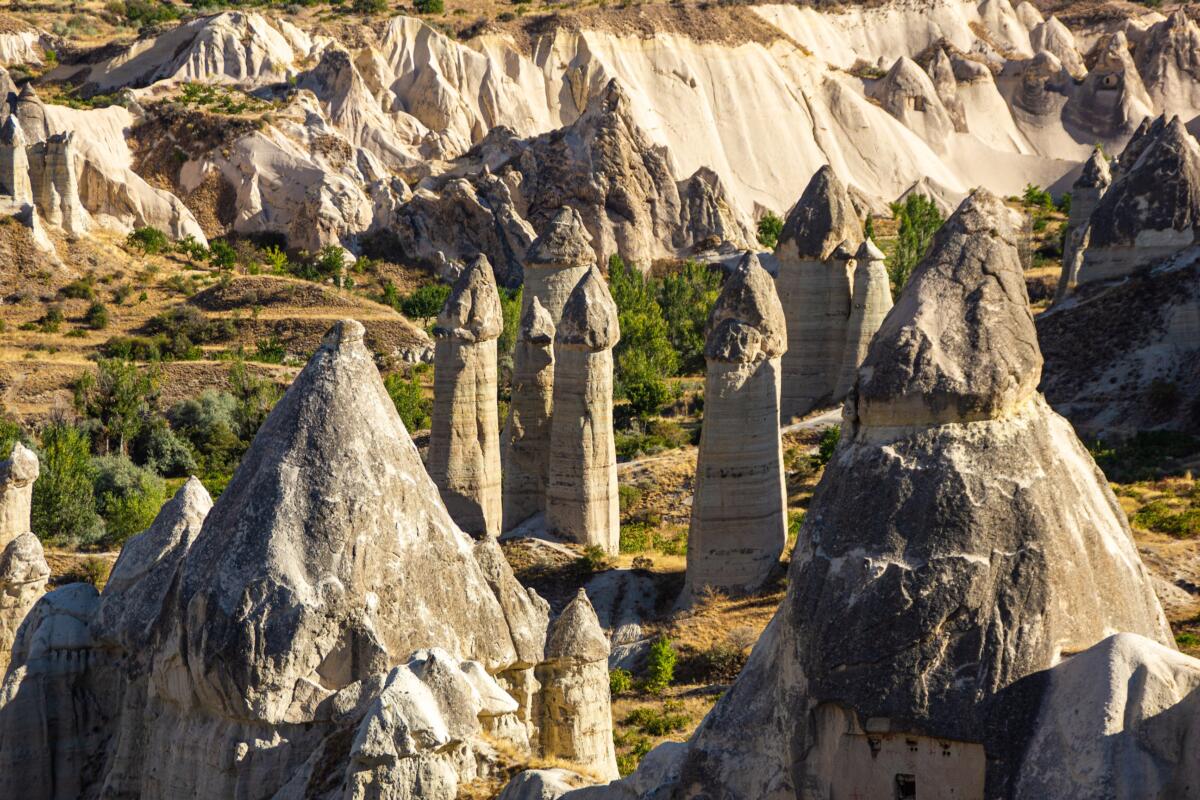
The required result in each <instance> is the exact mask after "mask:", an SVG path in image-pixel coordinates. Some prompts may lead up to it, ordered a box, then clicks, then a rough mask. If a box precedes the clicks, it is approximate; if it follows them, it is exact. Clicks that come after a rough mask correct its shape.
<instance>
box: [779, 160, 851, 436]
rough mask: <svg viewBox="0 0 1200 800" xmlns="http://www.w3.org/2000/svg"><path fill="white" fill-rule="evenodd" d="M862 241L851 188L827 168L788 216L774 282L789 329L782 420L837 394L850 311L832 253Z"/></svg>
mask: <svg viewBox="0 0 1200 800" xmlns="http://www.w3.org/2000/svg"><path fill="white" fill-rule="evenodd" d="M862 238H863V233H862V226H861V225H860V224H859V221H858V216H857V214H856V213H855V211H854V204H853V203H852V202H851V201H850V193H849V191H848V190H847V189H846V186H845V185H844V184H843V183H842V182H841V181H840V180H838V178H837V176H836V175H834V174H833V170H832V169H831V168H830V167H829V166H828V165H826V166H823V167H821V169H819V170H817V173H816V174H815V175H813V177H812V180H811V181H809V184H808V187H807V188H805V190H804V194H803V195H801V197H800V199H799V200H798V201H797V202H796V205H795V206H794V207H793V208H792V210H791V211H790V212H789V213H788V218H787V221H786V222H785V223H784V226H783V232H782V233H781V234H780V236H779V244H778V246H777V247H776V248H775V255H776V257H777V258H778V259H779V276H778V278H777V279H776V281H775V283H776V287H777V289H778V290H779V299H780V302H781V303H782V304H783V313H784V316H785V318H786V319H787V332H788V346H787V352H786V353H784V355H783V388H782V400H781V405H780V413H781V414H782V417H783V419H784V420H788V419H791V418H793V417H798V416H802V415H804V414H807V413H808V412H809V411H812V410H813V409H814V408H816V407H818V406H819V405H822V404H824V403H829V402H832V401H833V399H834V393H835V390H836V389H837V382H838V378H840V377H841V368H842V359H841V351H840V348H842V347H843V345H844V344H845V341H846V323H847V321H848V319H849V315H850V276H849V274H848V273H847V261H846V260H845V258H844V257H843V258H840V259H839V258H834V251H835V250H836V249H837V247H838V245H840V244H841V243H842V242H847V241H848V242H851V243H853V244H857V243H858V242H860V241H862ZM851 252H853V251H851ZM835 352H836V354H837V357H836V358H835V357H834V354H835Z"/></svg>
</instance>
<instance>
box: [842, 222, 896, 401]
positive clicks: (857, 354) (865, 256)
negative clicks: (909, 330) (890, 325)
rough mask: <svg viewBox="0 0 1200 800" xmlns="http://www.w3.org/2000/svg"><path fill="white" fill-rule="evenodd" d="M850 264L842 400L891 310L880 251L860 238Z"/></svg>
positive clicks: (868, 240) (890, 285)
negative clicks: (851, 272)
mask: <svg viewBox="0 0 1200 800" xmlns="http://www.w3.org/2000/svg"><path fill="white" fill-rule="evenodd" d="M854 261H855V263H854V289H853V291H852V293H851V300H850V319H849V321H848V322H847V324H846V347H845V349H844V351H843V354H842V376H841V379H840V380H839V382H838V389H837V396H838V397H845V395H846V393H847V392H849V391H850V388H851V387H852V386H854V381H855V380H856V379H857V377H858V368H859V367H860V366H861V365H862V363H863V360H864V359H866V357H867V350H868V349H869V348H870V346H871V339H872V338H873V337H874V336H875V332H876V331H877V330H879V326H880V325H882V324H883V320H884V318H885V317H886V316H887V314H888V312H889V311H891V310H892V284H891V281H890V280H889V279H888V273H887V266H886V265H885V264H884V257H883V251H882V250H880V249H879V248H878V247H876V246H875V243H874V242H872V241H871V240H870V239H864V240H863V243H862V246H860V247H859V248H858V252H857V253H856V254H855V256H854Z"/></svg>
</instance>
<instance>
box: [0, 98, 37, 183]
mask: <svg viewBox="0 0 1200 800" xmlns="http://www.w3.org/2000/svg"><path fill="white" fill-rule="evenodd" d="M25 146H26V145H25V134H24V133H23V132H22V131H21V126H20V125H19V124H18V123H17V118H16V116H15V115H9V117H8V119H6V120H5V121H4V126H3V128H0V195H4V196H6V197H11V198H12V201H13V203H16V204H20V205H25V204H28V203H32V202H33V187H32V186H31V185H30V183H29V155H28V154H27V153H26V152H25Z"/></svg>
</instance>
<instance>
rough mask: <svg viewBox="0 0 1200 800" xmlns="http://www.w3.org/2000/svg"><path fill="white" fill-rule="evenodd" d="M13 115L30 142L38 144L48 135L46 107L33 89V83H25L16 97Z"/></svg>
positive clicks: (48, 126)
mask: <svg viewBox="0 0 1200 800" xmlns="http://www.w3.org/2000/svg"><path fill="white" fill-rule="evenodd" d="M13 115H14V116H15V117H16V118H17V122H19V123H21V130H22V131H23V132H24V133H25V139H26V140H27V141H30V142H40V141H42V140H43V139H45V138H46V137H47V136H49V135H50V125H49V123H48V122H47V121H46V106H45V105H43V104H42V98H40V97H38V95H37V92H35V91H34V89H33V83H26V84H25V85H24V86H22V87H21V91H20V93H19V94H18V95H17V100H16V104H15V105H14V107H13Z"/></svg>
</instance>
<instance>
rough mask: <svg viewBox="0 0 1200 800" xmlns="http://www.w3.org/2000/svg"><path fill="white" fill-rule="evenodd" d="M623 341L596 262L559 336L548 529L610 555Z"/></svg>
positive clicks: (614, 533)
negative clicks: (617, 354)
mask: <svg viewBox="0 0 1200 800" xmlns="http://www.w3.org/2000/svg"><path fill="white" fill-rule="evenodd" d="M620 338H621V333H620V329H619V327H618V325H617V306H616V304H615V303H614V302H613V299H612V296H611V295H610V294H609V293H608V285H607V284H606V283H605V281H604V278H603V276H601V274H600V270H599V269H597V268H596V267H595V265H593V266H592V267H591V268H590V269H589V270H588V272H587V274H585V275H584V276H583V278H581V279H580V281H579V284H578V285H577V286H576V287H575V290H574V291H573V292H571V296H570V298H569V299H568V300H567V303H566V305H565V306H564V307H563V313H562V319H561V320H560V321H559V323H558V328H557V331H556V333H555V336H554V398H553V408H554V413H553V417H552V419H551V421H550V480H549V485H548V486H547V489H546V524H547V527H548V528H549V530H550V531H552V532H555V533H557V534H559V535H560V536H562V537H563V538H565V539H567V540H569V541H572V542H578V543H579V544H585V545H596V546H598V547H600V548H601V549H603V550H604V551H606V552H609V553H615V552H617V549H618V546H619V543H620V535H621V530H620V519H619V513H618V499H617V455H616V444H615V442H614V440H613V417H612V410H613V404H612V392H613V353H612V349H613V347H615V346H616V344H617V341H618V340H619V339H620Z"/></svg>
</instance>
